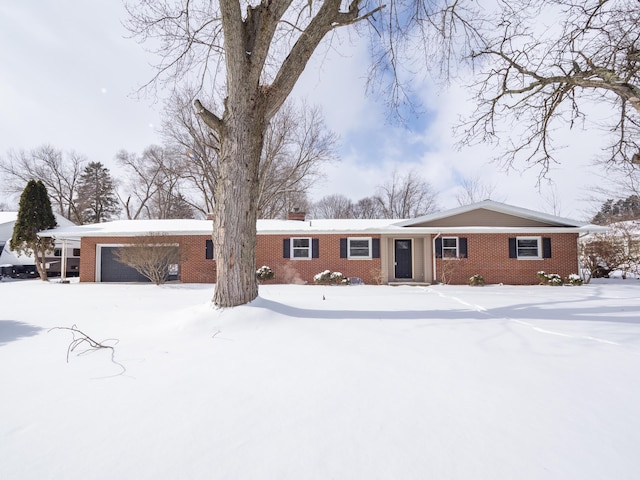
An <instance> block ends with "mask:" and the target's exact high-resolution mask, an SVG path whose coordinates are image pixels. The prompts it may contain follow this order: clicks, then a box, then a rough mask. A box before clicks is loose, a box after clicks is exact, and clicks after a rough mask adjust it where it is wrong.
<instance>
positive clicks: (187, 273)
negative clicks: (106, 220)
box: [80, 235, 216, 283]
mask: <svg viewBox="0 0 640 480" xmlns="http://www.w3.org/2000/svg"><path fill="white" fill-rule="evenodd" d="M207 238H209V237H207V236H205V235H177V236H175V237H172V238H171V241H172V243H173V242H174V243H177V244H179V245H180V258H181V260H180V280H181V281H182V282H184V283H214V282H215V279H216V262H215V261H214V260H207V259H206V258H205V251H206V240H207ZM133 240H134V239H133V238H132V237H121V238H113V237H92V238H89V237H85V238H83V239H82V241H81V243H80V249H81V250H80V252H81V257H80V281H81V282H95V278H96V246H97V245H98V244H112V245H122V244H126V243H129V242H132V241H133Z"/></svg>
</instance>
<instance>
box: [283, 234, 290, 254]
mask: <svg viewBox="0 0 640 480" xmlns="http://www.w3.org/2000/svg"><path fill="white" fill-rule="evenodd" d="M282 258H291V239H290V238H283V239H282Z"/></svg>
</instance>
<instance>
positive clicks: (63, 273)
mask: <svg viewBox="0 0 640 480" xmlns="http://www.w3.org/2000/svg"><path fill="white" fill-rule="evenodd" d="M66 279H67V239H66V238H63V239H62V261H61V263H60V280H61V281H62V282H64V281H65V280H66Z"/></svg>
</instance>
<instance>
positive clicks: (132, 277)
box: [96, 245, 179, 283]
mask: <svg viewBox="0 0 640 480" xmlns="http://www.w3.org/2000/svg"><path fill="white" fill-rule="evenodd" d="M122 248H131V247H127V246H126V245H115V246H114V245H97V246H96V253H97V257H96V260H97V262H96V263H97V270H96V281H98V282H120V283H122V282H136V283H141V282H150V281H151V280H150V279H149V278H148V277H146V276H144V275H143V274H142V273H140V272H139V271H138V270H136V269H135V268H133V267H131V266H129V265H126V264H124V263H122V262H121V261H120V260H119V259H118V254H117V251H118V250H119V249H122ZM150 248H153V247H150ZM171 248H175V249H176V251H177V250H178V248H179V247H178V246H177V245H176V246H173V247H171ZM156 255H161V254H160V253H156ZM152 264H153V265H161V264H162V263H152ZM165 265H166V264H165ZM164 268H165V270H164V271H167V270H166V269H168V278H167V281H172V280H178V279H179V275H178V273H179V266H178V265H177V264H176V265H168V266H165V267H164ZM160 271H161V270H160Z"/></svg>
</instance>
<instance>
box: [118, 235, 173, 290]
mask: <svg viewBox="0 0 640 480" xmlns="http://www.w3.org/2000/svg"><path fill="white" fill-rule="evenodd" d="M115 255H116V258H117V259H118V261H119V262H120V263H124V264H125V265H128V266H130V267H132V268H134V269H136V270H137V271H138V272H139V273H140V274H142V275H144V276H145V277H146V278H148V279H149V280H151V281H152V282H153V283H154V284H156V285H161V284H163V283H165V282H166V281H167V280H168V279H169V276H170V274H171V273H172V271H174V270H175V269H177V268H178V265H179V264H180V249H179V247H178V246H177V245H176V244H175V241H174V240H173V239H172V238H171V237H170V236H168V235H163V234H161V233H159V234H156V235H151V236H146V237H140V238H139V239H135V240H134V241H132V242H129V243H128V244H126V245H124V246H122V247H120V248H117V249H116V251H115Z"/></svg>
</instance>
